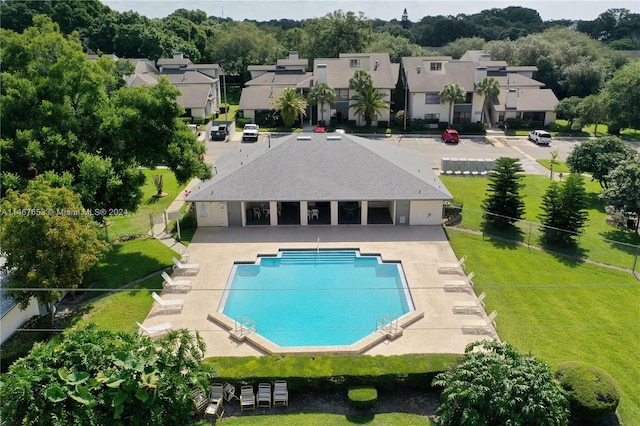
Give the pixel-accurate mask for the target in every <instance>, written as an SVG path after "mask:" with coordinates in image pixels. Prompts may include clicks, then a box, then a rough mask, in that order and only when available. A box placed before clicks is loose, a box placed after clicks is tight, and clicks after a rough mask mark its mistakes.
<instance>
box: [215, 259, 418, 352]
mask: <svg viewBox="0 0 640 426" xmlns="http://www.w3.org/2000/svg"><path fill="white" fill-rule="evenodd" d="M413 310H414V308H413V303H412V301H411V295H410V293H409V289H408V286H407V283H406V280H405V277H404V272H403V270H402V265H401V264H400V262H385V261H383V260H382V259H381V258H380V256H377V255H361V254H360V253H359V251H358V250H319V251H317V250H281V251H280V252H279V253H278V255H275V256H273V255H272V256H259V259H258V260H257V261H256V262H255V263H251V264H247V263H238V262H236V264H234V267H233V269H232V271H231V276H230V278H229V282H228V283H227V288H226V290H225V294H224V295H223V297H222V301H221V304H220V307H219V309H218V311H219V312H222V313H223V314H224V315H226V316H228V317H229V318H231V319H241V318H248V319H250V320H251V321H252V323H254V324H255V326H256V329H257V333H258V334H259V335H261V336H263V337H264V338H266V339H268V340H270V341H271V342H273V343H274V344H276V345H278V346H281V347H298V346H337V345H351V344H353V343H355V342H357V341H358V340H360V339H362V338H364V337H365V336H367V335H369V334H371V333H374V332H375V331H376V326H377V321H379V320H380V319H381V318H382V317H383V316H386V315H388V316H389V318H399V317H401V316H402V315H404V314H406V313H408V312H411V311H413Z"/></svg>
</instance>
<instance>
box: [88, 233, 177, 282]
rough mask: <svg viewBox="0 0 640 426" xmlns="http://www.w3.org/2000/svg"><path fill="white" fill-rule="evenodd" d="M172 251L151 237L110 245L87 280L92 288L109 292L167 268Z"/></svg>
mask: <svg viewBox="0 0 640 426" xmlns="http://www.w3.org/2000/svg"><path fill="white" fill-rule="evenodd" d="M173 256H176V252H175V251H173V250H171V249H170V248H169V247H167V246H165V245H164V244H162V243H161V242H160V241H158V240H156V239H153V238H143V239H137V240H131V241H126V242H123V243H119V244H114V245H113V246H112V247H111V250H110V251H109V252H108V253H107V255H106V256H105V258H104V259H102V260H101V261H100V262H99V263H98V264H97V265H96V266H94V267H93V269H92V270H91V272H90V273H89V275H88V277H87V282H88V283H93V284H94V285H93V287H94V288H98V289H102V288H104V289H113V288H119V287H121V286H122V285H124V284H126V283H128V282H131V281H133V280H137V279H139V278H142V277H145V276H147V275H149V274H151V273H154V272H157V271H160V270H161V269H163V268H166V267H169V266H171V265H172V264H173V263H172V261H171V258H172V257H173Z"/></svg>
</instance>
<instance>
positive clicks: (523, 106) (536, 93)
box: [493, 89, 558, 112]
mask: <svg viewBox="0 0 640 426" xmlns="http://www.w3.org/2000/svg"><path fill="white" fill-rule="evenodd" d="M517 93H518V98H517V102H516V108H517V110H518V111H553V110H554V109H555V107H556V105H557V104H558V98H557V97H556V95H555V94H554V93H553V90H551V89H539V90H532V89H517ZM506 99H507V91H506V90H501V91H500V95H498V98H497V100H494V101H493V106H494V108H495V110H496V111H499V112H501V111H505V105H506Z"/></svg>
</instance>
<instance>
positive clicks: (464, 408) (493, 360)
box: [433, 341, 569, 426]
mask: <svg viewBox="0 0 640 426" xmlns="http://www.w3.org/2000/svg"><path fill="white" fill-rule="evenodd" d="M433 384H434V385H435V386H439V387H443V388H444V390H443V391H442V394H441V396H440V400H441V403H440V405H439V406H438V409H437V411H436V414H437V415H438V419H439V424H441V425H443V426H476V425H512V426H533V425H536V426H562V425H566V424H567V422H568V420H569V402H568V401H567V399H566V397H565V396H564V393H563V391H562V389H561V388H560V386H559V385H558V384H557V383H556V382H555V381H554V380H553V372H552V371H551V368H550V367H549V366H548V365H546V364H544V363H542V362H541V361H538V360H537V359H536V358H535V357H534V356H533V355H527V354H522V353H520V352H518V351H517V350H516V349H515V348H514V347H513V346H511V345H510V344H508V343H498V342H493V341H491V342H490V341H483V342H475V343H471V344H469V345H468V346H467V347H466V349H465V357H464V359H463V360H462V361H461V362H460V363H459V364H457V365H455V366H453V367H452V368H451V369H449V371H446V372H444V373H441V374H439V375H437V376H436V378H435V379H434V381H433Z"/></svg>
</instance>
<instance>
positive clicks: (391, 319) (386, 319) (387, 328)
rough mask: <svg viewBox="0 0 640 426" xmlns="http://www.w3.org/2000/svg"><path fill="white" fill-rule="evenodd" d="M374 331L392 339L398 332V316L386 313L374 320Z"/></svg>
mask: <svg viewBox="0 0 640 426" xmlns="http://www.w3.org/2000/svg"><path fill="white" fill-rule="evenodd" d="M376 331H378V332H380V333H382V334H384V335H386V336H387V337H389V338H391V339H394V338H395V337H396V335H397V334H398V316H397V315H396V314H387V315H384V316H382V317H380V318H378V319H377V320H376Z"/></svg>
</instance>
